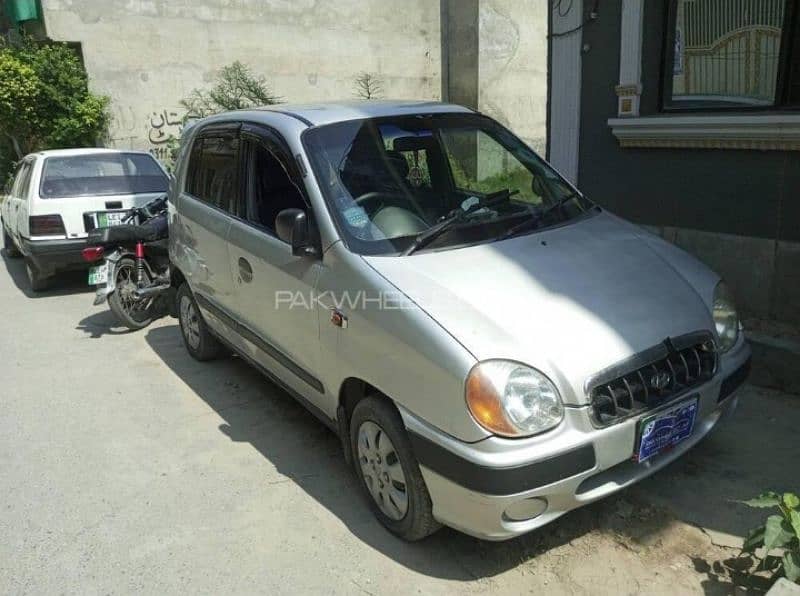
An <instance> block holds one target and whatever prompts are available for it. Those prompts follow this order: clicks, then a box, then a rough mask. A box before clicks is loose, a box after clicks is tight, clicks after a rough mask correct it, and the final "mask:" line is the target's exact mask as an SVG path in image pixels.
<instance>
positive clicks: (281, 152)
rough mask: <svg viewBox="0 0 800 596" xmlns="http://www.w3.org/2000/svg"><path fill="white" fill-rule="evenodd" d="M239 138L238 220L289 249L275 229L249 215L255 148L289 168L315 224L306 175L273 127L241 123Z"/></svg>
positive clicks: (289, 172)
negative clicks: (251, 166)
mask: <svg viewBox="0 0 800 596" xmlns="http://www.w3.org/2000/svg"><path fill="white" fill-rule="evenodd" d="M239 137H240V145H239V148H240V151H239V156H240V169H239V174H240V191H239V192H240V203H239V214H238V215H237V216H235V217H236V219H237V220H239V221H241V222H242V223H244V224H247V225H248V226H250V227H252V228H254V229H256V230H258V231H259V232H261V233H263V234H266V235H267V236H269V237H270V238H273V239H275V240H277V241H279V242H281V243H282V244H285V245H286V246H289V243H288V242H286V241H284V240H282V239H281V238H279V237H278V235H277V233H276V232H275V230H273V229H270V228H268V227H266V226H264V225H262V224H260V223H259V222H256V221H253V220H251V219H250V217H249V215H248V213H247V203H248V201H249V196H248V193H249V192H250V160H251V159H252V154H253V149H254V147H255V146H256V145H261V146H262V147H263V148H264V149H265V150H267V151H269V152H270V153H272V154H273V156H274V157H275V159H277V160H278V161H279V162H280V163H281V165H282V166H283V167H284V168H285V169H286V173H287V175H288V176H289V180H290V181H291V182H292V183H293V184H294V185H295V186H296V187H297V188H298V190H299V191H300V195H301V197H302V199H303V202H304V203H305V205H306V215H307V216H308V218H309V221H310V222H312V223H313V222H315V221H316V219H315V215H314V207H313V205H312V204H311V200H310V198H309V195H308V191H307V190H306V185H305V183H304V182H303V175H302V173H301V172H300V169H299V167H298V165H297V162H296V161H295V159H293V158H292V157H291V155H292V151H291V149H290V148H289V145H288V143H287V142H286V140H285V139H284V138H283V136H282V135H281V134H280V133H279V132H278V131H277V130H275V129H273V128H272V127H270V126H268V125H266V124H262V123H254V122H242V126H241V130H240V133H239Z"/></svg>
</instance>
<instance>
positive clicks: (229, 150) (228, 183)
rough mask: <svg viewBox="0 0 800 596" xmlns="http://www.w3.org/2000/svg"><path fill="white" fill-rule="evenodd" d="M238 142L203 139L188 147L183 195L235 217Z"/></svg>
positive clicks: (234, 139) (223, 138)
mask: <svg viewBox="0 0 800 596" xmlns="http://www.w3.org/2000/svg"><path fill="white" fill-rule="evenodd" d="M238 155H239V138H238V137H236V136H233V135H220V136H206V137H201V138H199V139H197V140H196V141H195V143H194V145H193V146H192V153H191V157H190V158H189V167H188V170H187V174H186V192H188V193H189V194H190V195H192V196H194V197H195V198H197V199H200V200H201V201H203V202H205V203H209V204H211V205H214V206H215V207H218V208H220V209H222V210H224V211H227V212H228V213H233V214H235V213H236V212H237V206H238V204H239V196H238V195H239V182H238V175H237V171H238V168H237V164H238Z"/></svg>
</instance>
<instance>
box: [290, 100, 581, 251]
mask: <svg viewBox="0 0 800 596" xmlns="http://www.w3.org/2000/svg"><path fill="white" fill-rule="evenodd" d="M303 138H304V143H305V146H306V149H307V151H308V153H309V156H310V159H311V162H312V167H313V169H314V171H315V173H316V175H317V178H318V179H319V181H320V187H321V188H322V189H323V192H324V193H325V195H326V200H327V201H328V204H329V206H330V209H331V211H332V213H333V216H334V218H335V219H336V221H337V224H338V226H339V229H340V231H341V232H342V235H343V236H344V240H345V242H347V244H348V246H349V247H350V248H351V249H352V250H355V251H356V252H359V253H362V254H391V253H403V252H406V253H408V252H411V251H413V250H416V249H417V248H420V249H421V248H429V247H430V248H437V249H440V248H442V247H445V246H456V245H464V244H474V243H478V242H486V241H490V240H493V239H497V238H503V237H507V236H508V235H509V232H511V234H516V233H517V232H519V233H529V232H531V231H533V230H535V229H539V228H540V227H543V226H548V225H554V224H555V223H560V222H563V221H565V220H566V219H569V218H572V217H575V216H577V215H580V214H582V213H584V212H585V211H586V210H587V209H589V208H590V207H591V203H590V202H589V201H587V200H586V199H584V198H583V197H582V196H581V195H580V194H578V193H576V192H575V190H574V189H573V188H572V187H571V186H570V185H569V184H567V183H566V182H565V181H564V180H563V179H562V178H561V177H560V176H559V175H558V174H557V173H555V172H554V171H553V170H552V169H551V168H550V167H549V166H548V165H547V164H546V163H545V162H544V161H543V160H542V159H541V158H539V157H538V156H537V155H536V154H535V153H534V152H533V151H532V150H531V149H530V148H529V147H528V146H526V145H525V144H524V143H522V142H521V141H520V140H519V139H517V138H516V137H515V136H514V135H513V134H511V133H510V132H509V131H508V130H506V129H505V128H503V127H502V126H500V125H499V124H497V123H496V122H494V121H493V120H491V119H489V118H486V117H484V116H480V115H477V114H442V115H432V116H399V117H389V118H376V119H367V120H356V121H348V122H341V123H337V124H330V125H326V126H320V127H318V128H313V129H310V130H308V131H307V132H306V133H305V134H304V137H303ZM526 220H534V221H532V222H531V224H532V225H527V224H526V223H525V222H526Z"/></svg>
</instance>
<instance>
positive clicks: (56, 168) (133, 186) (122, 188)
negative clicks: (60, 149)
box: [39, 153, 168, 199]
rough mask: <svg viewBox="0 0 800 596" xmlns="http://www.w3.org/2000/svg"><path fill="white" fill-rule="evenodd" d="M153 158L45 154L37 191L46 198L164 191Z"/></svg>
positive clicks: (165, 183) (163, 180) (160, 172)
mask: <svg viewBox="0 0 800 596" xmlns="http://www.w3.org/2000/svg"><path fill="white" fill-rule="evenodd" d="M167 186H168V180H167V177H166V175H165V174H164V172H163V170H161V168H160V167H159V166H158V163H156V160H155V159H153V157H151V156H150V155H145V154H142V153H97V154H87V155H70V156H68V157H48V158H46V159H45V161H44V170H43V173H42V183H41V186H40V189H39V194H40V195H41V197H42V198H45V199H60V198H66V197H91V196H100V195H123V194H140V193H154V192H167Z"/></svg>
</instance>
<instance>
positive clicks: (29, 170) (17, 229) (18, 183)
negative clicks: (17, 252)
mask: <svg viewBox="0 0 800 596" xmlns="http://www.w3.org/2000/svg"><path fill="white" fill-rule="evenodd" d="M35 163H36V161H35V158H32V157H29V158H26V159H25V160H23V161H22V163H21V164H20V166H19V169H18V170H17V175H16V176H15V178H14V183H13V184H12V186H11V192H10V193H9V196H8V197H7V198H6V201H5V202H6V205H4V212H3V219H4V220H5V224H6V226H7V227H8V231H9V233H10V234H11V237H12V238H13V239H14V242H16V243H17V246H19V245H20V237H21V236H25V235H27V229H28V226H27V222H28V200H29V199H28V198H29V196H30V186H31V176H32V174H33V170H34V165H35Z"/></svg>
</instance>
